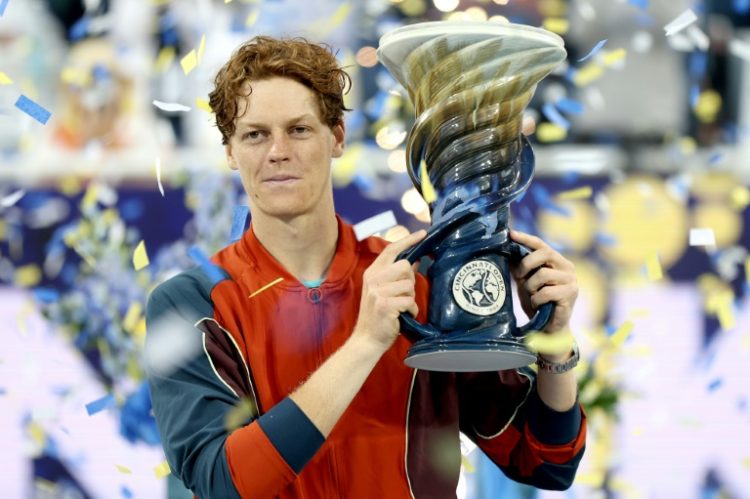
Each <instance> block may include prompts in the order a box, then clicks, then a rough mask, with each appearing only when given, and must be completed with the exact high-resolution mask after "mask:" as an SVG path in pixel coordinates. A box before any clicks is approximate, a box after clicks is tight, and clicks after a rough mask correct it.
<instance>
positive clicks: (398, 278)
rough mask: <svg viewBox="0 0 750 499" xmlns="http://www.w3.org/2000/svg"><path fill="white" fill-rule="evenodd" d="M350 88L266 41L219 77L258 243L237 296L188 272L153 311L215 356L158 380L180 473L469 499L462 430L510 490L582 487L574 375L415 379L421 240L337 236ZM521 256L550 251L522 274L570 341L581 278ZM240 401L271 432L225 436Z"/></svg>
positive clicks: (320, 65)
mask: <svg viewBox="0 0 750 499" xmlns="http://www.w3.org/2000/svg"><path fill="white" fill-rule="evenodd" d="M347 82H348V76H347V75H346V73H345V72H343V71H342V70H341V69H340V68H339V66H338V63H337V61H336V59H335V57H334V56H333V55H332V54H331V53H330V51H329V50H327V49H325V48H324V47H321V46H318V45H314V44H310V43H307V42H306V41H303V40H276V39H272V38H268V37H257V38H255V39H253V40H251V41H250V42H248V43H246V44H244V45H243V46H241V47H240V48H239V49H238V50H237V52H235V54H233V56H232V57H231V59H230V60H229V62H227V64H226V65H225V66H224V67H223V68H222V69H221V71H220V72H219V73H218V75H217V77H216V81H215V83H216V88H215V90H214V91H213V92H212V93H211V96H210V98H211V100H210V102H211V107H212V108H213V110H214V111H215V113H216V120H217V125H218V127H219V129H220V131H221V133H222V136H223V142H224V144H225V146H226V152H227V157H228V160H229V164H230V166H231V168H232V169H234V170H237V171H239V174H240V177H241V179H242V183H243V186H244V188H245V190H246V191H247V195H248V198H249V203H250V211H251V214H252V226H251V228H250V229H249V230H248V231H246V233H245V234H244V235H243V237H242V239H241V240H240V241H238V242H237V243H234V244H232V245H230V246H228V247H227V248H225V249H223V250H221V251H220V252H219V253H217V254H216V255H214V256H213V258H212V261H213V263H214V264H215V265H217V266H218V267H220V268H221V270H222V272H223V276H224V277H223V278H222V279H219V280H215V281H212V280H211V279H210V278H209V277H208V274H207V273H206V272H204V270H203V269H200V268H198V269H193V270H190V271H187V272H185V273H183V274H180V275H179V276H177V277H175V278H173V279H171V280H169V281H167V282H165V283H163V284H162V285H160V286H159V287H158V288H157V289H156V290H155V291H154V293H153V294H152V296H151V298H150V300H149V304H148V321H149V325H151V324H153V323H154V322H155V321H157V320H159V318H161V317H164V316H166V315H167V314H170V313H171V314H178V315H179V316H180V317H181V320H183V321H188V322H189V323H190V324H195V328H196V329H195V330H191V331H190V333H186V334H187V336H189V337H186V341H191V340H192V339H194V338H195V337H198V336H200V338H201V341H202V343H203V349H202V351H201V352H200V353H201V354H200V355H198V356H197V357H195V358H193V359H191V360H190V361H189V362H187V363H186V364H185V365H182V366H180V367H179V369H177V370H176V371H174V372H170V373H166V374H164V373H159V372H157V370H154V369H151V370H150V372H149V379H150V387H151V394H152V398H153V407H154V415H155V417H156V420H157V423H158V426H159V430H160V433H161V436H162V440H163V445H164V449H165V453H166V456H167V459H168V461H169V464H170V466H171V468H172V469H173V470H174V472H175V473H176V474H177V475H178V476H179V477H180V478H181V479H182V481H183V482H184V483H185V485H186V486H187V487H188V488H190V489H191V490H192V491H193V492H194V493H195V494H197V495H198V496H199V497H200V498H201V499H205V498H209V497H222V498H224V497H252V498H262V497H277V496H278V497H284V498H301V497H305V498H328V497H347V498H349V497H351V498H366V497H378V498H381V497H387V498H410V497H416V498H423V497H429V498H441V497H455V490H456V484H457V481H458V474H459V468H460V453H459V444H458V436H459V430H460V431H463V432H464V433H465V434H467V435H468V436H469V437H471V438H472V439H473V440H474V441H475V442H477V444H478V445H479V446H480V447H481V448H482V450H483V451H485V452H486V453H487V454H488V455H489V456H490V457H491V458H492V459H493V460H494V461H495V462H496V463H497V464H498V465H499V466H500V467H501V468H502V469H503V470H504V471H505V472H506V474H508V475H509V476H510V477H512V478H514V479H516V480H519V481H522V482H526V483H531V484H533V485H536V486H539V487H545V488H558V489H562V488H566V487H568V486H569V485H570V483H571V482H572V478H573V476H574V474H575V470H576V467H577V465H578V462H579V460H580V458H581V455H582V453H583V447H584V441H585V423H584V418H583V416H582V411H581V408H580V407H579V405H578V404H577V401H576V381H575V374H574V373H573V372H572V371H567V372H564V373H560V374H556V373H552V372H546V371H545V372H540V374H539V376H538V379H537V380H536V381H535V376H534V373H533V371H531V370H530V369H519V370H509V371H502V372H491V373H476V374H475V373H471V374H454V373H437V372H428V371H417V370H414V369H410V368H408V367H407V366H405V365H404V363H403V360H404V357H405V356H406V352H407V350H408V347H409V342H408V341H407V340H406V339H405V338H404V337H403V336H401V335H400V334H399V322H398V316H399V313H401V312H408V313H411V314H413V315H415V316H418V318H419V319H420V320H422V321H424V317H425V315H426V314H425V311H426V307H427V302H426V297H427V283H426V281H425V279H424V278H423V277H422V276H421V275H419V274H415V272H414V270H413V268H412V267H411V266H410V265H409V263H408V262H406V261H403V260H401V261H396V257H397V255H398V254H399V253H400V252H402V251H403V250H405V249H406V248H408V247H410V246H412V245H413V244H415V243H417V242H418V241H419V240H421V239H422V238H423V237H424V235H425V232H424V231H419V232H416V233H413V234H411V235H409V236H407V237H405V238H404V239H402V240H400V241H397V242H395V243H392V244H390V245H388V244H386V243H385V242H384V241H383V240H381V239H378V238H368V239H366V240H364V241H360V242H358V241H357V240H356V238H355V236H354V232H353V230H352V228H351V227H350V226H348V225H347V224H345V223H344V222H343V221H342V220H341V219H339V218H337V216H336V214H335V211H334V206H333V194H332V191H333V189H332V184H331V175H330V164H331V159H332V158H334V157H339V156H340V155H341V154H342V152H343V149H344V135H345V131H344V122H343V111H344V110H345V107H344V104H343V97H342V96H343V92H344V89H345V86H346V83H347ZM514 238H515V239H516V240H518V241H519V242H521V243H523V244H526V245H527V246H530V247H531V248H532V249H534V250H535V251H534V252H533V253H531V254H530V255H529V256H527V257H526V258H524V260H522V262H521V264H520V265H519V266H518V268H517V269H516V274H517V276H518V279H517V280H518V283H519V289H520V290H521V292H522V293H523V296H522V298H523V301H524V303H525V308H526V309H527V312H532V311H533V308H535V307H538V306H539V305H540V304H542V303H545V302H547V301H550V300H552V301H555V302H556V303H557V306H556V308H555V314H554V317H553V319H552V321H551V322H550V325H549V326H548V327H547V330H548V331H549V333H550V334H553V335H554V334H561V333H560V331H562V330H563V329H565V328H566V326H567V323H568V320H569V318H570V313H571V308H572V306H573V303H574V301H575V298H576V294H577V285H576V281H575V275H574V271H573V266H572V264H571V263H570V262H568V261H567V260H565V259H564V258H563V257H562V256H560V255H559V254H558V253H557V252H555V251H553V250H552V249H551V248H549V247H548V246H547V245H545V244H544V243H543V242H542V241H541V240H539V239H537V238H535V237H532V236H528V235H523V234H514ZM542 266H544V268H543V269H541V270H539V271H537V272H535V273H533V272H532V270H533V269H536V268H538V267H542ZM526 276H529V278H528V279H527V278H526ZM147 348H148V339H147ZM569 355H570V354H569V353H568V352H565V353H563V354H561V355H558V356H557V357H556V358H549V359H547V360H549V361H551V362H562V361H565V360H567V358H568V357H569ZM244 398H249V399H250V400H251V401H252V402H253V403H254V404H255V407H257V409H258V414H259V417H253V418H248V420H247V421H245V422H244V424H243V425H242V426H241V427H239V428H237V429H234V430H233V431H232V429H231V428H230V429H227V428H226V427H225V417H226V415H227V414H228V413H229V412H230V411H231V410H232V409H233V407H235V406H236V405H238V404H239V403H240V401H241V400H242V399H244Z"/></svg>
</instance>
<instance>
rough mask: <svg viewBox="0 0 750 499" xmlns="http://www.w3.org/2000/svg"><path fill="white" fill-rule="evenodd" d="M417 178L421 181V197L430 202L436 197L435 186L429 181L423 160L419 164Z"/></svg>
mask: <svg viewBox="0 0 750 499" xmlns="http://www.w3.org/2000/svg"><path fill="white" fill-rule="evenodd" d="M419 178H420V180H421V181H422V197H423V198H424V200H425V201H426V202H427V204H430V203H432V202H433V201H435V200H436V199H437V194H436V193H435V188H434V187H433V186H432V182H430V175H429V174H428V173H427V163H426V162H425V161H424V160H422V164H421V165H419Z"/></svg>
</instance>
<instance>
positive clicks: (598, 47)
mask: <svg viewBox="0 0 750 499" xmlns="http://www.w3.org/2000/svg"><path fill="white" fill-rule="evenodd" d="M631 3H632V2H631ZM606 44H607V39H606V38H605V39H604V40H601V41H600V42H597V44H596V45H594V48H592V49H591V51H589V53H588V54H586V55H585V56H583V57H581V58H580V59H578V62H583V61H585V60H587V59H590V58H591V57H594V56H595V55H596V53H597V52H599V51H600V50H601V49H602V47H604V46H605V45H606Z"/></svg>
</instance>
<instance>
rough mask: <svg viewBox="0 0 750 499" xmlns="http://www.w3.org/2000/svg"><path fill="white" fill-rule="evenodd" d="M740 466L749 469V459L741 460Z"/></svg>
mask: <svg viewBox="0 0 750 499" xmlns="http://www.w3.org/2000/svg"><path fill="white" fill-rule="evenodd" d="M742 465H743V466H744V467H745V468H750V457H747V458H745V459H743V460H742Z"/></svg>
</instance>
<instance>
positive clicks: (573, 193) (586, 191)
mask: <svg viewBox="0 0 750 499" xmlns="http://www.w3.org/2000/svg"><path fill="white" fill-rule="evenodd" d="M591 194H592V189H591V186H590V185H587V186H585V187H579V188H578V189H571V190H569V191H565V192H561V193H559V194H557V195H556V196H555V198H557V200H558V201H570V200H576V199H589V198H590V197H591Z"/></svg>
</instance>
